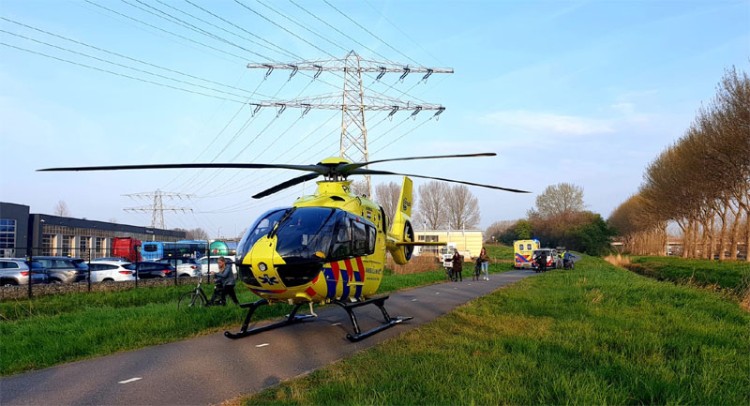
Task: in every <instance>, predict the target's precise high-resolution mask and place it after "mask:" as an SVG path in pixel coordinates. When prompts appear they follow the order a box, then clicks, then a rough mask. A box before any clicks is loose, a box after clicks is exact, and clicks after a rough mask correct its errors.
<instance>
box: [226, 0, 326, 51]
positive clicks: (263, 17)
mask: <svg viewBox="0 0 750 406" xmlns="http://www.w3.org/2000/svg"><path fill="white" fill-rule="evenodd" d="M234 2H235V3H237V4H239V5H240V6H242V7H244V8H245V9H247V10H249V11H250V12H252V13H253V14H255V15H257V16H259V17H260V18H262V19H264V20H266V21H268V22H269V23H271V24H273V25H275V26H277V27H279V28H281V29H282V30H284V31H286V32H287V33H289V34H290V35H292V36H293V37H295V38H297V39H299V40H300V41H302V42H304V43H306V44H307V45H310V46H311V47H313V48H315V49H317V50H318V51H320V52H322V53H324V54H327V55H328V56H330V57H333V55H332V54H331V53H329V52H328V51H326V50H324V49H322V48H320V47H318V46H317V45H315V44H313V43H312V42H310V41H308V40H306V39H304V38H302V37H300V36H299V35H297V34H295V33H293V32H291V31H289V30H288V29H286V28H285V27H283V26H281V25H280V24H278V23H276V22H275V21H273V20H271V19H270V18H268V17H266V16H265V15H263V14H261V13H259V12H257V11H255V10H253V9H252V8H251V7H249V6H247V5H245V4H243V3H242V2H240V1H239V0H234Z"/></svg>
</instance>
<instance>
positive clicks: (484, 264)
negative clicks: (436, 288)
mask: <svg viewBox="0 0 750 406" xmlns="http://www.w3.org/2000/svg"><path fill="white" fill-rule="evenodd" d="M463 268H464V256H463V255H461V253H459V252H458V250H455V251H454V252H453V258H452V260H451V267H449V268H448V269H447V271H448V278H450V280H452V281H454V282H463V280H464V277H463V270H464V269H463ZM489 268H490V256H489V255H487V250H486V249H485V248H484V247H482V250H481V251H479V256H478V257H477V259H476V261H475V263H474V273H473V274H472V279H471V280H474V281H478V280H479V277H480V275H481V277H482V280H485V281H488V280H490V274H489Z"/></svg>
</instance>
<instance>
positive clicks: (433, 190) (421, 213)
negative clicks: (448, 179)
mask: <svg viewBox="0 0 750 406" xmlns="http://www.w3.org/2000/svg"><path fill="white" fill-rule="evenodd" d="M417 194H418V195H419V207H418V210H417V211H416V213H415V215H414V221H415V224H417V225H424V227H425V228H426V229H428V230H440V229H441V228H444V227H446V226H447V225H448V217H447V215H446V207H445V199H446V196H447V195H448V185H447V184H445V183H443V182H438V181H436V180H433V181H430V182H428V183H424V184H421V185H419V188H418V192H417Z"/></svg>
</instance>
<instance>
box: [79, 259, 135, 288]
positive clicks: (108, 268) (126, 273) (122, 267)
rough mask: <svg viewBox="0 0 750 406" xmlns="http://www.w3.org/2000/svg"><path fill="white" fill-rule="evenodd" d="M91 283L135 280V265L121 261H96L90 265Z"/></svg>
mask: <svg viewBox="0 0 750 406" xmlns="http://www.w3.org/2000/svg"><path fill="white" fill-rule="evenodd" d="M89 271H90V272H91V282H92V283H94V282H122V281H134V280H135V264H131V263H130V262H121V261H100V260H94V261H91V263H89Z"/></svg>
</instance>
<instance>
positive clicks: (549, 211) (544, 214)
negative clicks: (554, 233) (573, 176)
mask: <svg viewBox="0 0 750 406" xmlns="http://www.w3.org/2000/svg"><path fill="white" fill-rule="evenodd" d="M583 208H584V204H583V188H582V187H580V186H576V185H573V184H571V183H558V184H557V185H551V186H547V189H545V190H544V193H542V194H540V195H539V196H537V197H536V210H530V211H529V217H537V216H538V217H541V218H543V219H545V218H551V217H558V216H563V217H566V216H570V215H571V214H573V213H577V212H580V211H583Z"/></svg>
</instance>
